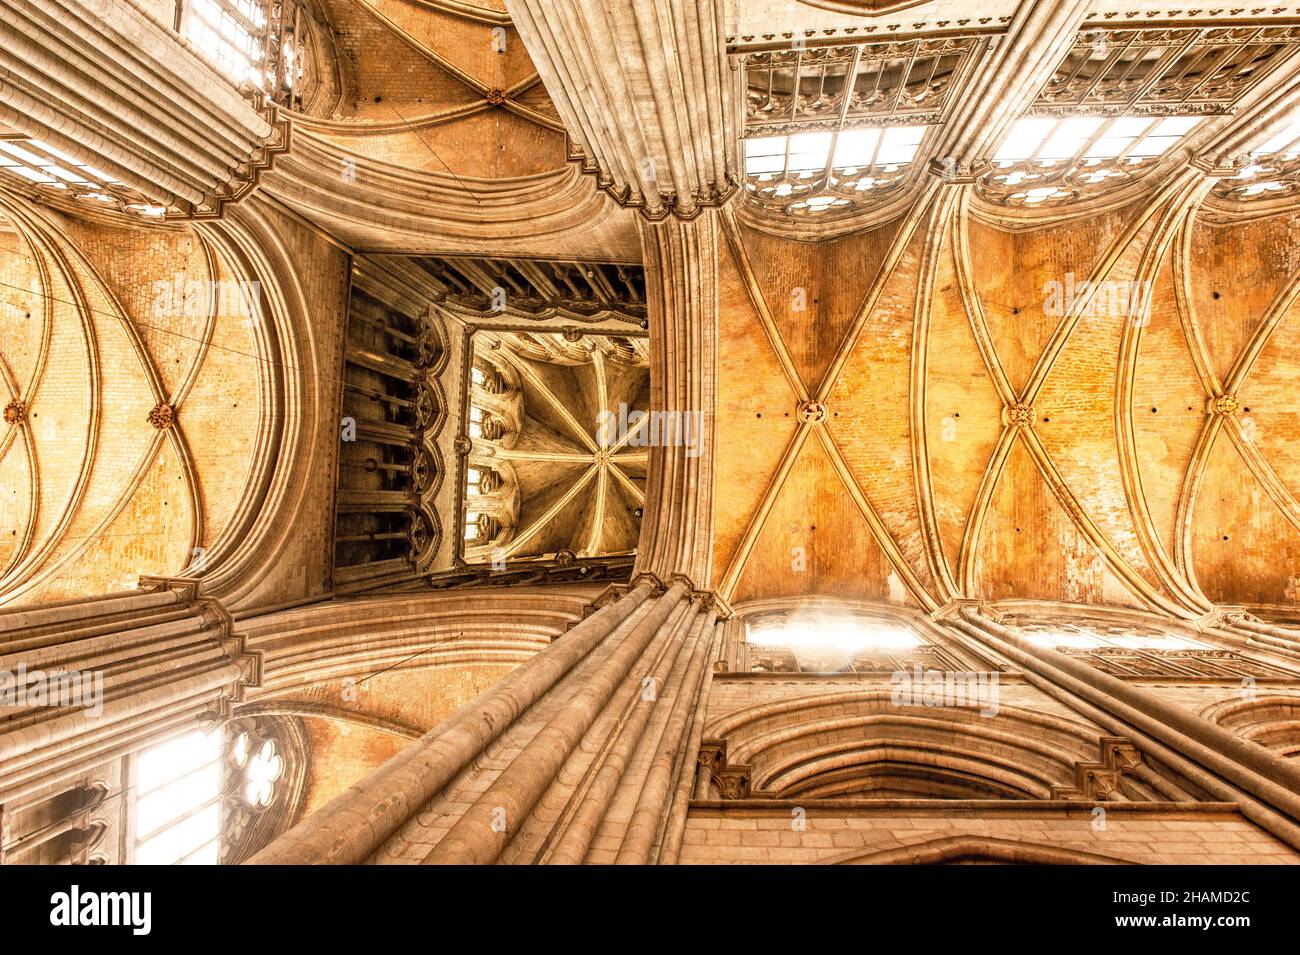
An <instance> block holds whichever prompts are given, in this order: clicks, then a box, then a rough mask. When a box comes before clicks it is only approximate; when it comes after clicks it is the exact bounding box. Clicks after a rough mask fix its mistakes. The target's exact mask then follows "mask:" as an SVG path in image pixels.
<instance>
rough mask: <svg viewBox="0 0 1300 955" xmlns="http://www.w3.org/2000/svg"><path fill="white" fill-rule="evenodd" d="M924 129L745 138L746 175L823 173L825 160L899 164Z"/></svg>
mask: <svg viewBox="0 0 1300 955" xmlns="http://www.w3.org/2000/svg"><path fill="white" fill-rule="evenodd" d="M926 129H927V127H925V126H892V127H889V128H887V129H885V130H883V131H882V130H880V129H876V128H874V127H873V128H866V129H846V130H842V131H840V132H839V133H838V134H833V133H797V134H795V135H793V136H765V137H762V138H758V139H746V140H745V174H746V175H749V176H758V177H760V178H762V177H771V176H779V175H781V174H783V173H786V172H791V173H802V174H804V175H803V176H802V177H801V178H806V177H808V176H810V175H812V174H813V173H819V172H824V171H825V170H826V168H827V160H828V159H829V160H831V162H830V166H831V168H832V169H835V170H837V171H845V170H848V171H850V172H856V171H857V170H859V169H869V168H871V167H872V166H902V165H906V164H907V163H910V162H912V160H913V159H915V158H916V151H917V148H918V147H919V146H920V145H921V140H922V139H923V138H924V137H925V131H926ZM832 141H833V142H834V149H835V152H834V155H833V156H832V154H831V143H832ZM785 194H788V191H787V193H785ZM809 204H810V205H811V204H812V203H811V202H810V203H809Z"/></svg>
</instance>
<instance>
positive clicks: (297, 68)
mask: <svg viewBox="0 0 1300 955" xmlns="http://www.w3.org/2000/svg"><path fill="white" fill-rule="evenodd" d="M181 33H182V34H183V35H184V36H185V37H186V39H188V40H189V41H190V42H192V43H193V44H194V46H195V47H196V48H197V50H198V51H199V53H200V54H201V55H202V56H203V57H204V58H205V59H207V60H208V61H209V62H210V63H211V64H212V65H213V66H215V67H216V68H217V69H218V70H219V71H220V72H222V73H224V74H225V75H226V76H227V77H229V78H230V80H231V81H232V82H234V83H235V84H236V85H243V84H244V83H248V84H250V85H251V86H253V87H254V88H256V89H258V90H261V91H262V92H263V93H265V94H267V95H268V96H269V97H270V98H271V99H272V100H273V101H274V102H276V103H278V104H280V105H281V106H287V107H288V108H290V109H301V108H302V103H303V100H304V98H305V97H306V96H307V95H308V94H307V90H308V89H309V87H310V86H311V85H313V84H315V83H316V77H315V76H313V75H312V70H311V68H310V65H311V62H312V60H311V57H310V56H309V55H308V54H309V44H310V43H311V42H312V37H311V19H310V17H309V16H308V15H307V13H306V11H305V10H304V9H303V7H302V6H301V5H300V4H298V3H294V2H292V0H185V2H184V4H183V6H182V10H181Z"/></svg>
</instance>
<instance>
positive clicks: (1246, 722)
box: [1201, 693, 1300, 759]
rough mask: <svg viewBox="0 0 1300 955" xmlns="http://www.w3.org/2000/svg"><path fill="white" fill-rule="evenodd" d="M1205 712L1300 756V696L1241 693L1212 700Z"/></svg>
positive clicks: (1207, 716)
mask: <svg viewBox="0 0 1300 955" xmlns="http://www.w3.org/2000/svg"><path fill="white" fill-rule="evenodd" d="M1201 716H1203V717H1204V718H1205V719H1207V720H1209V721H1210V722H1212V723H1217V724H1218V725H1219V726H1222V727H1223V728H1224V729H1226V730H1229V731H1231V732H1233V733H1235V734H1236V735H1238V736H1240V737H1242V738H1243V739H1248V740H1250V741H1251V742H1254V743H1258V744H1259V745H1261V746H1264V747H1267V748H1268V749H1271V750H1272V751H1273V752H1275V753H1277V754H1279V755H1281V756H1284V757H1286V758H1288V759H1295V758H1298V757H1300V696H1295V695H1290V694H1283V693H1269V694H1264V695H1259V696H1255V697H1253V698H1246V697H1244V696H1242V695H1240V694H1239V695H1237V696H1234V697H1230V698H1229V699H1226V700H1220V701H1219V702H1218V703H1214V704H1211V705H1210V706H1208V707H1206V708H1205V709H1204V710H1203V711H1202V712H1201Z"/></svg>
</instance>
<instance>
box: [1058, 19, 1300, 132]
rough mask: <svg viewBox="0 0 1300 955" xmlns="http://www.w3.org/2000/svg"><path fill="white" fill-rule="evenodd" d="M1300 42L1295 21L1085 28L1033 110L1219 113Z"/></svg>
mask: <svg viewBox="0 0 1300 955" xmlns="http://www.w3.org/2000/svg"><path fill="white" fill-rule="evenodd" d="M1298 46H1300V29H1298V28H1296V27H1289V26H1288V27H1267V26H1244V27H1213V28H1209V27H1204V28H1197V27H1187V28H1160V29H1116V30H1107V29H1088V30H1084V31H1082V32H1080V33H1079V35H1078V37H1077V38H1076V41H1075V43H1074V46H1073V47H1072V48H1071V49H1070V52H1069V53H1068V54H1067V55H1066V57H1065V60H1064V61H1063V62H1062V63H1061V65H1060V66H1059V67H1058V68H1057V70H1056V71H1055V73H1053V75H1052V78H1051V79H1050V80H1048V82H1047V85H1046V86H1045V87H1044V88H1043V91H1042V92H1041V93H1040V94H1039V96H1038V100H1037V102H1036V103H1035V110H1036V111H1039V112H1051V111H1062V110H1065V111H1073V110H1078V111H1081V112H1091V113H1097V114H1100V115H1111V116H1117V115H1124V114H1139V115H1151V116H1168V115H1188V114H1201V115H1209V114H1215V113H1226V112H1229V111H1230V110H1231V106H1232V104H1233V103H1234V102H1236V100H1237V99H1239V98H1240V97H1241V96H1242V94H1244V93H1245V92H1247V91H1248V90H1249V89H1250V88H1251V87H1252V86H1254V85H1255V84H1256V83H1258V82H1259V81H1260V80H1261V79H1263V78H1264V76H1265V75H1267V73H1268V72H1269V71H1270V70H1272V69H1273V68H1274V67H1276V66H1277V65H1278V64H1280V63H1281V62H1282V61H1283V60H1284V59H1285V58H1286V57H1287V56H1288V55H1289V54H1291V53H1292V52H1294V51H1295V50H1296V49H1297V48H1298Z"/></svg>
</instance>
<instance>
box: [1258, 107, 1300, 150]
mask: <svg viewBox="0 0 1300 955" xmlns="http://www.w3.org/2000/svg"><path fill="white" fill-rule="evenodd" d="M1275 153H1279V154H1281V156H1282V158H1283V159H1294V158H1295V157H1296V156H1297V155H1300V117H1297V118H1295V119H1293V120H1291V122H1290V123H1288V124H1287V125H1286V127H1285V128H1283V129H1281V130H1279V131H1278V132H1277V133H1275V134H1274V135H1273V136H1272V137H1270V138H1269V140H1268V141H1267V142H1265V143H1264V145H1262V146H1260V147H1259V149H1257V150H1256V151H1255V155H1257V156H1272V155H1273V154H1275Z"/></svg>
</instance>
